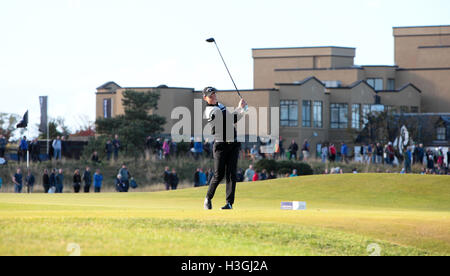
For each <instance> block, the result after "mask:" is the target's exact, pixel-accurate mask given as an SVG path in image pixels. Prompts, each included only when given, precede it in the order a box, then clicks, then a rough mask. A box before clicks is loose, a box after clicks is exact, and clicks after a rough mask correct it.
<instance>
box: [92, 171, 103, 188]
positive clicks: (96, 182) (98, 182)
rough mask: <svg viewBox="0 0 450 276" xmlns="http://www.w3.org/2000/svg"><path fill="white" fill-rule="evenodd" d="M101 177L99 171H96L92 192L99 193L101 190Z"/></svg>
mask: <svg viewBox="0 0 450 276" xmlns="http://www.w3.org/2000/svg"><path fill="white" fill-rule="evenodd" d="M102 182H103V175H102V174H101V173H100V170H99V169H97V170H96V171H95V174H94V192H96V193H100V191H101V189H102Z"/></svg>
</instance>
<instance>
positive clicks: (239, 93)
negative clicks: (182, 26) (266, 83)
mask: <svg viewBox="0 0 450 276" xmlns="http://www.w3.org/2000/svg"><path fill="white" fill-rule="evenodd" d="M206 42H208V43H214V45H216V48H217V51H218V52H219V55H220V58H221V59H222V61H223V65H225V68H226V69H227V72H228V75H229V76H230V79H231V81H232V82H233V85H234V88H235V89H236V92H237V93H238V95H239V97H240V98H241V99H243V98H242V95H241V92H239V89H238V88H237V86H236V83H235V82H234V80H233V77H232V76H231V73H230V70H228V66H227V64H226V63H225V60H224V59H223V56H222V53H221V52H220V50H219V46H217V43H216V40H215V39H214V38H212V37H211V38H208V39H207V40H206ZM244 110H245V111H247V110H248V104H246V105H245V107H244Z"/></svg>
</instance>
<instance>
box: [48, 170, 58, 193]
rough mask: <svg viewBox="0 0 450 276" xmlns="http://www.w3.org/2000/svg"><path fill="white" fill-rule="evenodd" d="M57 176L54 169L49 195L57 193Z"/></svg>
mask: <svg viewBox="0 0 450 276" xmlns="http://www.w3.org/2000/svg"><path fill="white" fill-rule="evenodd" d="M56 175H57V173H56V169H53V170H52V173H51V174H50V189H49V193H50V191H51V192H52V193H55V192H56Z"/></svg>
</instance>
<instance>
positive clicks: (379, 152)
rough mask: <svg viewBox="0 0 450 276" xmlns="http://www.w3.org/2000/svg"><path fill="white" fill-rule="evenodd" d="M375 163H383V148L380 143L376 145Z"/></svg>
mask: <svg viewBox="0 0 450 276" xmlns="http://www.w3.org/2000/svg"><path fill="white" fill-rule="evenodd" d="M375 163H377V164H381V163H383V146H382V145H381V144H380V143H377V144H376V147H375Z"/></svg>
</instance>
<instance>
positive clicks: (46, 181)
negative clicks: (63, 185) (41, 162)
mask: <svg viewBox="0 0 450 276" xmlns="http://www.w3.org/2000/svg"><path fill="white" fill-rule="evenodd" d="M42 186H44V193H48V190H49V189H50V176H49V175H48V170H47V169H44V174H43V175H42Z"/></svg>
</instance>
